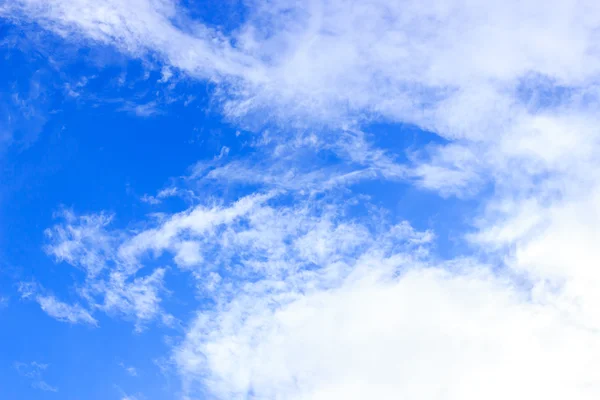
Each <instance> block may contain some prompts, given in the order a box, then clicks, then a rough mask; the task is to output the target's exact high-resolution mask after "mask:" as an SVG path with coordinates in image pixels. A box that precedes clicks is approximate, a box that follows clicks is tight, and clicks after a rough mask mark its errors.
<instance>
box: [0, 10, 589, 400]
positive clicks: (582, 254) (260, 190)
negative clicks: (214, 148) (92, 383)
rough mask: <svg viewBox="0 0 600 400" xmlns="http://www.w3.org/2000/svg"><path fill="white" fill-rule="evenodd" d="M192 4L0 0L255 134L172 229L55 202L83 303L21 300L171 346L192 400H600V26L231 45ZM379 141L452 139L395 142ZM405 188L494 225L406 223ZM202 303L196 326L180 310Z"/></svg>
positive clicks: (175, 213) (561, 19)
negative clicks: (396, 133)
mask: <svg viewBox="0 0 600 400" xmlns="http://www.w3.org/2000/svg"><path fill="white" fill-rule="evenodd" d="M194 7H199V8H202V7H203V5H202V4H200V3H197V2H193V1H189V2H184V1H181V2H178V1H171V0H135V1H117V0H93V1H92V0H43V1H42V0H11V1H4V2H2V1H0V16H1V17H2V18H3V19H5V20H6V21H7V23H10V24H13V25H14V26H17V27H19V29H22V30H23V31H30V30H31V31H34V32H38V33H40V35H41V34H43V35H53V36H52V37H55V40H59V41H60V43H62V44H63V45H64V46H71V47H72V48H76V49H87V48H105V47H108V48H110V49H112V50H111V51H116V52H118V53H119V54H121V56H123V57H126V58H129V59H135V60H141V61H142V62H144V63H147V65H149V66H148V68H149V69H154V70H156V71H159V75H160V81H159V84H160V85H163V86H160V88H159V89H157V88H154V89H152V90H154V91H157V90H165V91H168V90H170V89H168V88H166V87H167V86H166V85H168V84H169V82H171V81H176V82H198V81H203V82H209V85H210V90H209V92H210V95H209V96H210V99H209V102H210V104H211V107H213V109H216V110H217V111H216V112H217V113H218V114H219V115H220V116H222V118H224V120H225V121H226V123H227V124H229V125H230V126H234V127H236V129H238V128H239V129H242V130H246V131H248V132H251V134H250V136H244V137H245V139H244V140H246V142H245V143H246V144H245V146H246V149H247V150H246V152H245V153H243V154H241V153H235V154H233V153H232V151H230V149H229V147H227V146H226V145H225V144H223V146H222V147H221V151H220V153H219V152H217V153H216V155H215V156H214V157H212V158H205V159H202V160H199V161H198V162H197V163H196V164H194V165H192V166H191V167H190V168H189V169H188V170H181V171H179V173H178V174H179V175H178V177H173V178H172V179H171V180H170V181H169V182H165V186H163V187H162V188H161V187H156V188H155V191H154V192H153V193H146V194H145V195H144V196H141V195H140V196H139V197H140V199H141V200H137V201H142V202H143V203H144V204H147V205H148V207H157V208H156V209H155V211H153V212H151V213H147V214H143V213H142V214H140V213H137V214H136V215H135V216H134V217H131V219H130V220H127V218H129V217H122V216H120V215H119V213H118V212H114V210H111V209H106V210H104V209H102V208H101V207H97V206H95V205H92V206H88V205H87V204H77V203H74V204H70V205H68V206H67V207H63V208H61V205H60V204H51V206H52V207H53V208H54V209H55V210H57V209H58V210H60V211H57V212H56V213H55V221H54V225H51V226H48V227H41V228H40V230H39V231H38V234H40V233H42V232H41V231H43V233H44V234H45V239H44V243H45V245H44V247H43V250H44V252H45V254H46V255H47V256H48V257H50V258H51V259H52V260H54V261H55V262H56V263H58V264H59V265H57V266H54V267H53V268H54V269H57V270H61V271H64V269H65V268H68V267H67V265H70V266H72V267H74V269H73V270H70V272H69V273H71V274H72V275H73V277H72V278H68V279H67V280H66V281H65V282H66V283H64V282H63V286H65V285H66V286H67V287H70V289H69V292H68V293H67V292H63V293H67V294H65V296H63V297H64V299H63V298H61V296H59V293H60V292H59V289H57V288H56V286H53V287H54V289H51V288H50V287H48V282H46V281H44V279H43V278H42V277H39V278H35V280H36V281H39V283H37V284H35V285H34V286H31V285H30V286H27V285H25V286H23V285H24V284H23V285H22V286H21V290H20V295H21V297H22V300H23V301H27V300H35V302H37V303H39V306H40V307H41V308H42V310H43V311H45V312H46V313H47V314H48V315H49V316H50V317H53V318H55V319H58V320H60V321H64V322H68V323H69V324H84V325H88V326H89V327H91V329H88V331H87V332H88V334H90V333H89V332H91V331H95V330H98V331H101V330H102V329H103V323H102V322H101V321H102V320H106V319H105V315H108V316H109V317H111V318H113V319H121V318H122V319H125V320H126V321H130V322H131V323H132V324H133V330H134V331H135V333H134V334H136V335H143V334H144V332H146V331H147V330H150V329H153V327H154V326H162V327H166V328H168V329H172V331H173V333H171V334H170V340H168V341H167V342H168V344H169V349H168V350H167V352H166V353H165V354H163V355H162V360H163V362H164V364H165V365H166V367H165V368H167V369H169V370H171V371H173V373H174V374H176V376H177V381H178V382H179V383H180V389H179V390H177V391H173V393H172V394H171V397H169V398H172V399H177V398H182V399H431V400H434V399H435V400H478V399H482V398H485V399H490V400H495V399H498V400H500V399H537V398H539V399H557V400H558V399H565V398H568V399H581V400H583V399H598V398H599V397H600V313H598V309H599V307H600V290H599V288H600V247H599V246H598V240H599V239H600V158H599V156H598V155H599V154H600V130H599V128H598V127H599V126H600V107H599V106H600V98H599V95H600V90H599V88H600V86H599V85H600V45H599V44H600V3H598V2H596V1H569V0H550V1H546V2H540V1H538V0H526V1H514V0H507V1H495V2H485V1H470V0H425V1H411V0H402V1H390V0H368V1H349V0H314V1H305V2H296V1H287V0H273V1H264V2H260V1H254V0H248V1H246V2H243V9H244V12H243V13H241V14H242V15H241V16H240V15H236V16H235V17H233V16H232V18H233V19H234V20H233V21H229V23H228V24H225V23H223V22H221V23H217V22H215V21H211V20H210V19H208V18H206V19H202V18H200V17H198V15H197V14H195V13H194ZM232 15H233V14H232ZM27 40H31V41H32V42H33V43H34V44H33V45H34V46H40V47H43V43H42V41H41V39H36V38H35V37H32V38H30V39H27ZM37 40H40V41H37ZM126 79H127V78H126ZM173 85H175V83H173ZM83 86H84V85H82V89H81V90H82V93H84V92H85V90H86V89H85V88H83ZM173 87H174V86H173ZM90 90H91V89H90ZM180 90H181V89H180ZM188 95H189V96H193V95H195V93H185V96H188ZM87 96H90V94H89V93H88V95H87ZM165 96H167V95H165ZM181 98H183V97H180V99H179V100H177V101H182V100H181ZM185 98H186V99H187V98H188V97H185ZM138 100H139V99H138V98H131V99H125V101H130V102H133V104H134V105H136V106H142V105H143V104H137V103H135V102H136V101H138ZM173 101H176V100H173ZM189 101H191V100H189ZM167 103H169V101H166V100H165V101H164V102H163V103H157V104H156V107H160V106H161V104H162V105H165V104H167ZM146 105H147V104H146ZM186 105H187V104H186ZM115 112H118V111H115ZM199 112H200V111H199ZM147 115H150V114H147ZM147 115H146V116H147ZM136 118H143V115H139V116H137V117H136ZM377 123H378V124H387V126H397V125H398V124H404V125H406V126H413V127H416V128H415V129H418V130H419V133H417V135H430V136H431V135H432V134H433V135H435V140H432V141H431V142H428V143H427V142H423V143H425V144H424V145H419V146H412V147H410V148H408V149H404V148H401V147H400V146H394V145H392V146H389V145H386V144H382V142H381V141H379V138H378V135H379V133H377V132H376V131H375V130H374V129H373V128H372V127H373V126H374V124H377ZM390 129H392V128H390ZM82 134H83V133H82ZM107 134H108V133H107ZM169 134H170V133H169V132H164V135H166V137H168V135H169ZM240 137H241V136H240ZM240 140H241V139H240ZM7 151H11V149H10V148H8V150H7ZM165 151H167V150H165ZM149 173H151V172H149ZM90 179H94V177H90ZM385 183H391V184H393V185H391V186H386V187H387V188H392V189H390V190H388V189H383V190H380V191H377V192H367V191H368V190H367V189H364V188H366V187H369V185H370V184H385ZM406 187H410V188H411V190H417V191H419V193H422V196H431V195H432V194H433V195H434V196H435V197H436V198H437V199H438V200H439V201H441V206H440V209H441V210H443V209H444V208H445V205H444V204H445V202H448V204H451V203H452V204H454V202H459V203H460V202H468V204H471V205H472V206H469V207H467V208H468V212H465V213H464V214H463V215H461V216H459V217H460V218H462V220H461V221H458V219H457V220H456V221H450V224H452V223H453V222H455V223H456V229H452V230H451V233H447V232H446V233H441V232H437V231H436V230H435V229H434V228H431V227H424V228H423V225H422V224H419V223H415V222H414V221H412V220H411V214H410V212H409V211H407V212H402V210H400V211H399V208H401V206H398V207H395V206H391V207H390V206H389V204H394V201H396V199H399V198H400V197H401V196H402V190H405V189H402V188H406ZM406 190H408V189H406ZM170 200H174V201H175V200H177V201H180V203H177V204H178V206H177V207H175V208H160V207H161V205H162V204H163V203H166V202H168V201H170ZM129 201H134V200H132V199H131V198H130V199H129ZM415 201H416V202H418V201H419V200H415ZM182 204H184V205H183V206H182ZM448 207H450V206H448ZM430 211H431V210H429V209H428V205H427V204H425V203H423V206H422V208H421V209H420V213H424V214H426V215H427V214H428V213H429V212H430ZM431 213H432V217H433V211H431ZM44 228H46V229H45V231H44ZM441 235H450V236H452V237H451V239H452V240H450V244H449V245H448V246H451V247H452V246H456V250H454V251H447V252H441V251H440V248H441V247H442V245H441V244H440V243H439V241H438V239H439V238H440V237H441ZM448 254H450V255H448ZM63 273H64V272H63ZM172 276H179V277H180V276H185V277H186V278H185V279H186V282H187V284H186V285H185V286H184V287H173V286H170V284H169V282H170V279H171V278H170V277H172ZM51 286H52V285H51ZM184 290H185V291H186V292H188V294H187V295H186V296H188V297H187V298H188V299H189V296H191V298H192V299H194V300H193V301H190V300H186V301H187V303H186V304H187V307H188V309H187V310H186V312H185V313H183V314H181V313H178V311H176V310H171V309H170V308H169V307H168V306H167V305H166V303H165V302H166V299H168V300H169V301H173V300H174V299H177V298H179V296H182V294H181V293H182V292H183V291H184ZM189 293H191V295H190V294H189ZM67 298H68V299H70V300H69V301H67ZM8 307H10V305H9V306H8ZM0 312H2V311H0ZM99 321H100V322H99ZM84 333H85V332H83V331H82V334H84ZM147 362H151V360H148V361H147ZM134 371H136V370H135V369H134ZM133 375H134V376H135V375H136V374H133ZM63 387H64V385H61V392H63V391H64V390H65V389H63ZM140 392H143V387H142V388H141V389H140ZM123 396H125V397H124V398H133V397H131V396H129V397H128V396H126V395H124V394H121V397H123ZM143 396H145V397H142V395H136V397H135V398H140V399H146V398H148V399H152V398H153V397H151V394H150V393H146V394H145V395H143ZM115 398H118V394H117V395H115ZM157 398H158V397H157ZM160 398H162V397H160ZM165 398H167V397H165Z"/></svg>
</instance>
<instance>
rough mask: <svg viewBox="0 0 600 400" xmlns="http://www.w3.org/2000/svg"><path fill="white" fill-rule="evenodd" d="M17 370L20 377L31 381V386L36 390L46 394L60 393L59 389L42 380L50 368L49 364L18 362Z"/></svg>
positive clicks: (16, 364)
mask: <svg viewBox="0 0 600 400" xmlns="http://www.w3.org/2000/svg"><path fill="white" fill-rule="evenodd" d="M14 366H15V369H16V370H17V372H18V373H19V375H21V376H24V377H26V378H28V379H29V380H30V381H31V386H32V387H33V388H35V389H39V390H43V391H45V392H58V388H57V387H55V386H52V385H50V384H48V383H47V382H46V381H44V380H43V379H42V373H43V371H45V370H46V369H47V368H48V364H42V363H38V362H37V361H32V362H30V363H23V362H16V363H15V364H14Z"/></svg>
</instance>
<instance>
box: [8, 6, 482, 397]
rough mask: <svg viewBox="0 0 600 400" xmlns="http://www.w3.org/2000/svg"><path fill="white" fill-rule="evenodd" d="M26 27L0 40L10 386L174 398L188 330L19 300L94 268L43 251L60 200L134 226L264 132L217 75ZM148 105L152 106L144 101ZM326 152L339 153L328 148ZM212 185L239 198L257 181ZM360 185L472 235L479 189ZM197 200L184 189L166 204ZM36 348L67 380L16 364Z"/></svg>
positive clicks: (227, 13) (219, 15)
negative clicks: (165, 369)
mask: <svg viewBox="0 0 600 400" xmlns="http://www.w3.org/2000/svg"><path fill="white" fill-rule="evenodd" d="M188 3H189V5H193V4H192V3H196V2H194V1H193V0H189V1H188ZM207 4H212V3H207ZM196 9H197V10H199V11H197V12H196V13H192V14H191V17H192V18H202V19H205V20H206V19H209V20H211V22H212V23H214V24H216V25H221V26H223V29H225V30H231V29H235V19H232V18H231V15H232V14H231V12H232V10H236V11H235V12H237V13H238V14H235V15H239V18H243V13H244V9H243V7H242V6H241V5H240V3H239V2H234V1H230V2H225V3H224V5H223V6H217V5H216V3H215V4H212V5H211V6H209V7H207V8H206V7H205V8H203V9H202V10H201V11H200V8H196ZM196 14H197V15H196ZM232 21H233V22H232ZM22 28H23V27H14V26H8V25H5V26H0V32H1V33H2V35H4V37H5V38H6V39H5V41H4V44H3V45H2V46H0V59H1V60H2V63H0V92H1V95H0V101H1V104H0V110H3V111H2V114H1V117H2V119H3V120H2V124H3V127H4V128H5V132H7V133H10V135H11V137H10V138H8V137H7V138H5V139H4V140H3V142H2V143H0V146H1V149H0V152H1V153H0V154H1V155H0V170H1V181H0V296H6V297H8V298H9V304H8V307H4V308H2V309H0V327H1V329H0V394H1V396H0V397H2V398H3V399H24V398H27V399H32V400H35V399H46V398H51V397H55V398H61V399H65V400H71V399H72V400H76V399H86V400H95V399H98V400H100V399H102V400H106V399H112V398H115V399H116V398H119V394H120V393H121V392H120V390H123V391H124V392H125V393H136V392H138V391H143V393H144V394H145V399H148V400H152V399H169V398H172V395H173V393H174V391H175V390H177V387H178V386H177V382H176V381H175V380H170V379H169V378H168V377H164V376H162V375H160V369H159V368H158V367H157V366H156V365H155V364H154V363H153V360H154V359H158V358H160V357H164V356H165V355H166V354H168V351H169V345H168V344H167V342H168V340H165V337H171V338H174V340H176V338H177V336H178V335H180V334H181V332H180V331H178V330H176V329H175V330H170V329H167V328H164V327H160V326H157V325H156V324H150V326H149V327H148V329H146V330H145V331H143V332H142V333H137V334H136V333H134V332H133V323H131V322H126V321H121V320H119V319H116V318H115V319H113V318H111V317H110V316H106V315H103V314H100V313H98V314H96V317H97V318H98V321H99V325H100V327H99V328H90V327H87V326H81V325H75V326H72V325H69V324H66V323H62V322H58V321H56V320H54V319H52V318H50V317H48V316H47V315H46V314H44V313H43V311H42V310H40V308H39V306H38V305H37V304H35V303H33V302H27V301H23V300H21V299H19V296H18V293H17V290H16V284H17V282H19V281H24V280H25V281H27V280H32V279H34V280H35V281H37V282H39V283H41V284H43V285H44V287H45V288H47V289H48V290H49V292H50V293H53V294H55V295H56V296H57V297H59V298H61V299H63V300H66V301H69V302H72V301H74V300H76V299H78V297H77V296H76V295H75V287H74V282H78V281H81V279H83V275H82V273H81V272H79V271H77V270H75V269H73V268H71V267H69V266H66V265H62V264H56V263H54V262H53V260H52V259H50V258H49V257H48V256H47V255H45V254H44V252H43V250H42V247H43V245H44V236H43V231H44V229H45V228H47V227H49V226H51V225H53V224H54V223H55V220H53V218H52V215H53V212H54V211H56V210H57V209H59V208H60V207H61V206H65V207H73V208H74V209H75V210H76V211H77V212H80V213H93V212H100V211H108V212H111V213H114V214H115V216H116V218H115V221H114V226H115V227H116V228H125V227H127V226H129V224H130V223H131V221H141V220H144V218H145V216H146V215H147V214H148V213H149V212H153V211H156V210H157V207H155V206H152V205H149V204H146V203H144V202H142V201H140V197H141V196H142V195H144V194H146V193H148V194H154V193H156V192H157V191H158V190H160V189H161V188H163V187H165V186H168V185H169V182H170V180H171V179H172V178H173V177H178V176H181V175H185V174H187V173H188V171H189V167H190V166H191V165H193V164H194V163H196V162H198V161H200V160H210V159H212V158H213V157H214V156H215V155H217V154H219V152H220V150H221V148H222V147H223V146H227V147H229V148H231V153H230V154H231V157H232V158H235V159H239V160H243V159H244V158H245V157H249V156H251V154H252V152H253V151H255V150H252V149H250V148H249V147H248V146H245V145H244V143H245V142H247V141H249V140H250V139H251V138H252V136H253V135H254V133H251V132H241V135H239V136H238V135H236V132H238V127H236V126H234V125H232V124H231V123H228V122H225V121H223V119H222V118H221V117H220V116H219V114H218V110H217V109H216V108H215V107H214V105H212V104H211V102H210V92H211V87H210V86H209V85H207V84H206V83H203V82H199V81H194V80H191V79H187V78H184V77H180V76H177V75H176V76H175V77H174V79H175V80H176V82H177V85H176V86H175V87H174V88H169V87H168V85H169V84H168V83H166V84H165V83H161V82H159V80H160V78H161V65H160V63H159V62H157V61H154V62H152V63H144V62H141V61H139V60H131V59H128V58H126V57H125V56H123V55H120V54H118V53H116V52H114V51H113V50H111V49H108V48H87V49H81V48H75V47H65V44H64V43H63V42H61V41H59V40H57V39H56V38H54V37H52V36H50V35H46V34H43V37H42V36H38V35H39V34H38V33H35V32H36V31H35V27H25V28H26V29H31V32H29V31H23V30H22ZM36 44H37V46H36ZM186 103H187V104H186ZM139 105H146V106H147V107H146V108H143V109H137V112H136V106H139ZM138 114H144V115H138ZM364 130H365V131H366V132H368V133H369V138H370V140H371V141H372V142H373V143H374V145H376V146H378V147H381V148H384V149H387V150H388V151H389V152H390V153H391V154H396V155H397V156H398V160H399V161H402V159H403V157H404V156H403V154H404V151H405V150H407V149H415V148H422V147H423V146H425V145H427V144H430V143H432V142H434V143H442V142H441V140H440V139H439V138H438V137H437V136H435V135H433V134H431V133H427V132H422V131H420V130H418V129H417V128H415V127H412V126H404V125H390V124H373V125H370V126H366V127H365V128H364ZM318 161H319V162H320V163H322V164H323V165H327V163H328V158H327V156H326V155H324V156H323V157H321V158H319V160H318ZM329 161H331V162H334V161H335V160H329ZM206 190H207V191H208V193H211V194H212V193H219V194H220V195H222V196H225V197H227V196H229V197H230V198H231V199H233V198H235V197H238V196H239V195H242V194H244V193H245V192H247V191H248V188H244V187H243V185H239V186H236V187H233V186H232V187H231V188H228V189H227V190H225V189H222V188H219V189H215V188H213V189H211V188H207V189H206ZM211 190H212V191H211ZM351 191H352V193H353V194H368V195H370V196H371V198H372V201H373V203H374V204H375V205H377V206H380V207H382V208H384V209H386V210H387V212H388V213H389V215H390V218H392V219H395V220H398V221H399V220H403V219H407V220H409V221H410V222H411V223H412V224H413V225H414V226H415V227H416V228H417V229H432V230H434V231H435V232H436V234H437V235H438V242H437V243H438V251H439V253H440V255H442V256H444V255H449V254H454V253H455V252H457V251H459V249H461V248H462V247H461V246H462V245H461V244H460V243H458V242H456V240H455V238H456V237H458V236H459V233H461V232H464V229H467V228H468V227H467V226H466V225H465V223H464V221H465V220H466V217H465V215H467V214H468V213H469V211H471V212H472V209H470V207H472V204H473V203H472V202H471V201H469V200H457V199H453V198H450V199H442V198H440V197H439V196H438V195H437V194H435V193H432V192H428V191H425V190H421V189H418V188H416V187H415V186H414V185H412V184H408V183H406V182H388V181H383V180H381V179H377V180H371V181H363V182H361V183H358V184H355V185H353V186H351ZM225 192H226V193H225ZM184 207H185V204H184V203H183V202H181V201H179V202H178V201H176V200H174V201H170V202H166V203H165V204H164V205H162V206H160V207H159V208H158V209H160V210H162V211H168V212H174V211H180V210H182V209H184ZM358 212H359V211H357V213H358ZM357 215H358V214H357ZM163 261H165V260H163V259H159V260H155V261H154V263H156V264H157V265H160V263H161V262H163ZM166 280H167V285H168V287H169V289H170V290H171V291H173V292H174V293H175V294H174V295H172V296H170V297H168V298H167V299H166V300H165V303H164V304H165V308H166V309H167V311H170V312H173V313H174V314H175V315H176V316H177V317H179V318H181V319H182V320H183V322H184V323H185V322H186V320H189V318H190V317H191V314H192V313H193V311H194V310H195V309H196V307H197V306H198V304H196V302H197V299H196V298H195V297H194V296H193V290H192V285H191V283H190V280H189V277H188V276H187V275H185V274H184V273H182V272H180V271H177V270H176V269H174V268H172V269H171V270H170V272H169V274H168V275H167V278H166ZM32 361H36V362H40V363H46V364H48V365H49V367H48V368H47V369H46V370H45V371H43V373H42V376H41V379H43V380H44V381H46V382H48V383H49V384H50V385H52V386H55V387H57V388H58V389H59V392H58V393H51V392H44V391H41V390H39V389H35V388H33V387H32V384H33V380H32V378H30V377H26V376H21V375H19V374H18V372H17V371H16V369H15V368H14V363H15V362H32ZM121 362H123V363H124V364H126V365H132V366H135V367H136V368H137V369H138V370H139V376H138V377H135V378H134V377H130V376H128V375H127V374H126V373H125V371H124V370H123V369H122V368H121V367H120V366H119V363H121Z"/></svg>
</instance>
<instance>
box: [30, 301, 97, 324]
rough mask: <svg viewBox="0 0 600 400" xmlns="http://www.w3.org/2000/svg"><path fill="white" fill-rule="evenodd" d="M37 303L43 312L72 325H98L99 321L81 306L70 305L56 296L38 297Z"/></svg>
mask: <svg viewBox="0 0 600 400" xmlns="http://www.w3.org/2000/svg"><path fill="white" fill-rule="evenodd" d="M36 301H37V302H38V303H39V304H40V307H42V310H44V312H45V313H46V314H48V315H49V316H51V317H52V318H56V319H58V320H59V321H64V322H68V323H70V324H78V323H85V324H90V325H97V324H98V321H96V319H94V317H92V315H91V314H90V313H89V311H87V310H86V309H84V308H83V307H81V306H80V305H79V304H75V305H69V304H66V303H63V302H61V301H59V300H57V299H56V297H54V296H37V297H36Z"/></svg>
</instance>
